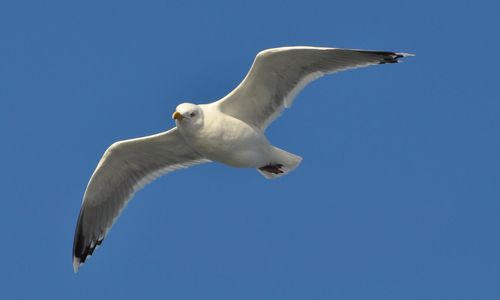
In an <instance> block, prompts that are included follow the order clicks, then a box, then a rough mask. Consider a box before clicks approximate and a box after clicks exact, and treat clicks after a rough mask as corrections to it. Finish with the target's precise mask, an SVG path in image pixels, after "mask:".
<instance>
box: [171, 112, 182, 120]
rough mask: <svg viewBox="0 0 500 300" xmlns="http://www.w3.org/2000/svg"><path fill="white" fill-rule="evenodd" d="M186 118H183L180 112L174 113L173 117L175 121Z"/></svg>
mask: <svg viewBox="0 0 500 300" xmlns="http://www.w3.org/2000/svg"><path fill="white" fill-rule="evenodd" d="M183 118H184V117H183V116H182V114H181V113H180V112H178V111H176V112H174V114H173V115H172V119H174V120H182V119H183Z"/></svg>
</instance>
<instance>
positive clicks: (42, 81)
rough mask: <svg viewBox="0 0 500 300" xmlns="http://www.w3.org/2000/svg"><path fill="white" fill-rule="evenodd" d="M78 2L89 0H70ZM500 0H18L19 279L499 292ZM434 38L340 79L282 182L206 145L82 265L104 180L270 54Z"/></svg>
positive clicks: (304, 109) (9, 46) (315, 108)
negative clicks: (80, 223)
mask: <svg viewBox="0 0 500 300" xmlns="http://www.w3.org/2000/svg"><path fill="white" fill-rule="evenodd" d="M70 2H71V3H70ZM499 15H500V4H499V2H498V1H392V0H388V1H383V2H380V1H331V0H328V1H314V0H311V1H245V2H236V1H136V2H131V1H106V2H104V1H84V2H81V1H80V2H76V1H2V2H1V4H0V105H1V106H0V107H1V109H0V137H1V141H2V142H1V147H0V151H1V156H0V157H1V166H2V172H1V173H0V177H1V180H0V182H1V185H2V199H1V201H0V237H1V239H2V247H1V248H0V254H1V257H2V262H1V266H0V290H1V295H2V296H1V297H2V298H4V299H44V298H45V299H92V298H94V299H100V298H102V299H500V240H499V233H498V231H499V228H500V217H499V216H500V198H499V197H500V186H499V180H500V159H499V157H500V156H499V155H500V139H499V130H500V119H499V115H500V84H499V77H498V69H499V68H500V64H499V60H498V52H499V50H500V47H499V46H500V42H499V39H498V30H499V28H500V19H499ZM289 45H312V46H332V47H346V48H364V49H376V50H391V51H403V52H411V53H415V54H417V56H416V57H414V58H408V59H406V61H405V62H404V63H402V64H399V65H383V66H374V67H371V68H366V69H358V70H352V71H348V72H343V73H339V74H336V75H333V76H329V77H325V78H322V79H320V80H318V81H316V82H314V83H312V84H311V85H309V86H308V87H307V88H306V89H305V90H304V91H303V92H302V93H301V94H300V95H299V96H298V98H297V100H296V102H295V104H294V106H293V107H292V109H290V110H287V111H286V112H285V114H284V115H283V116H282V117H281V118H280V119H278V121H277V122H275V123H274V124H273V125H272V126H271V127H270V128H269V130H268V135H269V138H270V140H271V141H272V142H273V143H274V144H276V145H277V146H279V147H282V148H284V149H286V150H288V151H290V152H293V153H296V154H299V155H301V156H303V157H304V160H303V162H302V164H301V165H300V167H299V168H298V169H297V170H296V171H294V172H293V173H291V174H290V175H288V176H286V177H283V178H281V179H279V180H275V181H268V180H265V179H264V178H263V177H262V176H261V175H259V174H258V173H257V172H256V171H255V170H241V169H231V168H228V167H225V166H222V165H218V164H207V165H202V166H198V167H196V168H191V169H188V170H184V171H179V172H176V173H172V174H170V175H167V176H165V177H162V178H161V179H159V180H157V181H155V182H153V183H152V184H151V185H149V186H147V187H146V188H145V189H144V190H142V191H141V192H139V193H138V194H137V195H136V197H135V199H134V200H133V201H132V202H131V203H130V204H129V206H128V208H127V209H126V210H125V211H124V213H123V214H122V216H121V217H120V219H119V220H118V221H117V222H116V223H115V226H114V227H113V229H112V230H111V232H110V234H109V235H108V237H107V238H106V240H105V241H104V243H103V245H102V247H100V248H99V249H98V250H97V251H96V252H95V253H94V256H93V257H92V258H91V259H89V260H88V261H87V263H86V264H85V265H84V266H83V267H82V268H81V269H80V272H79V273H78V274H76V275H75V274H74V273H73V270H72V264H71V249H72V242H73V233H74V228H75V224H76V219H77V216H78V211H79V208H80V204H81V199H82V195H83V192H84V190H85V187H86V185H87V182H88V179H89V177H90V175H91V174H92V172H93V170H94V168H95V166H96V164H97V162H98V160H99V159H100V157H101V155H102V154H103V152H104V151H105V149H106V148H107V147H108V146H109V145H110V144H111V143H113V142H114V141H117V140H122V139H128V138H133V137H139V136H144V135H148V134H153V133H156V132H160V131H163V130H166V129H169V128H171V127H172V126H173V125H174V123H173V122H172V120H171V119H170V116H171V114H172V112H173V110H174V108H175V107H176V105H177V104H178V103H180V102H184V101H190V102H194V103H204V102H211V101H214V100H217V99H219V98H220V97H222V96H224V95H226V94H227V93H228V92H229V91H230V90H232V89H233V88H234V87H235V86H236V85H237V84H238V83H239V82H240V81H241V79H242V78H243V77H244V75H245V74H246V72H247V70H248V69H249V67H250V65H251V63H252V61H253V59H254V56H255V54H256V53H257V52H258V51H260V50H262V49H266V48H270V47H276V46H289Z"/></svg>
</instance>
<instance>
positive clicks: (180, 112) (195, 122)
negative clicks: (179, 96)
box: [172, 103, 203, 127]
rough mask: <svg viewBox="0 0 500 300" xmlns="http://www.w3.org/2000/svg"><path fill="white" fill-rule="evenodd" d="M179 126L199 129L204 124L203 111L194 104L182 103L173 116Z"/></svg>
mask: <svg viewBox="0 0 500 300" xmlns="http://www.w3.org/2000/svg"><path fill="white" fill-rule="evenodd" d="M172 119H174V120H175V123H176V124H177V126H181V127H187V126H188V127H198V126H201V125H202V124H203V110H202V109H201V107H200V106H199V105H196V104H192V103H182V104H179V105H178V106H177V108H176V109H175V112H174V113H173V114H172Z"/></svg>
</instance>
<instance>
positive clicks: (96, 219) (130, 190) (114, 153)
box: [73, 128, 209, 272]
mask: <svg viewBox="0 0 500 300" xmlns="http://www.w3.org/2000/svg"><path fill="white" fill-rule="evenodd" d="M203 162H209V160H207V159H204V158H203V157H202V156H201V155H200V154H198V153H197V152H195V151H194V150H192V149H191V148H190V147H189V146H188V145H187V144H186V142H185V141H184V138H183V137H182V136H181V135H180V134H179V132H178V130H177V128H173V129H171V130H169V131H167V132H163V133H159V134H156V135H151V136H147V137H142V138H138V139H132V140H126V141H120V142H117V143H114V144H113V145H111V147H109V148H108V149H107V150H106V152H105V153H104V155H103V157H102V158H101V160H100V162H99V164H98V165H97V168H96V170H95V171H94V174H93V175H92V177H91V178H90V181H89V183H88V186H87V189H86V191H85V195H84V197H83V202H82V207H81V210H80V215H79V217H78V223H77V226H76V231H75V238H74V243H73V268H74V270H75V272H76V271H77V270H78V267H79V266H80V264H82V263H84V262H85V259H86V258H87V256H88V255H92V253H93V251H94V249H95V247H96V246H98V245H99V244H100V243H101V242H102V240H103V239H104V237H105V236H106V233H107V232H108V230H109V229H110V228H111V226H112V225H113V222H114V220H115V219H116V218H117V217H118V216H119V214H120V212H121V211H122V209H123V208H125V206H126V204H127V202H128V201H129V200H130V199H131V198H132V196H133V195H134V193H135V192H137V191H138V190H140V189H141V188H142V187H143V186H144V185H146V184H148V183H149V182H151V181H152V180H154V179H155V178H157V177H159V176H161V175H163V174H166V173H168V172H171V171H174V170H177V169H181V168H187V167H190V166H193V165H196V164H199V163H203Z"/></svg>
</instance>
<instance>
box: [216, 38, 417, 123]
mask: <svg viewBox="0 0 500 300" xmlns="http://www.w3.org/2000/svg"><path fill="white" fill-rule="evenodd" d="M405 56H412V55H411V54H407V53H395V52H383V51H365V50H354V49H338V48H317V47H282V48H274V49H268V50H264V51H262V52H260V53H259V54H257V56H256V58H255V60H254V62H253V65H252V67H251V69H250V71H249V72H248V74H247V76H246V77H245V79H244V80H243V81H242V82H241V83H240V85H239V86H238V87H236V88H235V89H234V90H233V91H232V92H231V93H229V94H228V95H227V96H226V97H224V98H222V99H221V100H219V101H218V102H217V104H218V105H219V107H220V110H221V111H222V112H224V113H226V114H228V115H231V116H233V117H235V118H238V119H240V120H243V121H245V122H247V123H249V124H252V125H254V126H256V127H258V128H260V129H262V130H265V129H266V127H267V126H268V125H269V124H270V123H271V122H272V121H273V120H274V119H276V117H277V116H279V115H280V113H281V112H282V111H283V109H284V108H285V107H289V106H291V104H292V102H293V100H294V98H295V96H296V95H297V93H298V92H300V91H301V90H302V89H303V88H304V87H305V86H306V85H307V84H308V83H309V82H311V81H313V80H315V79H317V78H319V77H321V76H323V75H326V74H330V73H334V72H338V71H343V70H347V69H352V68H359V67H365V66H369V65H374V64H385V63H397V62H398V59H399V58H401V57H405Z"/></svg>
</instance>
